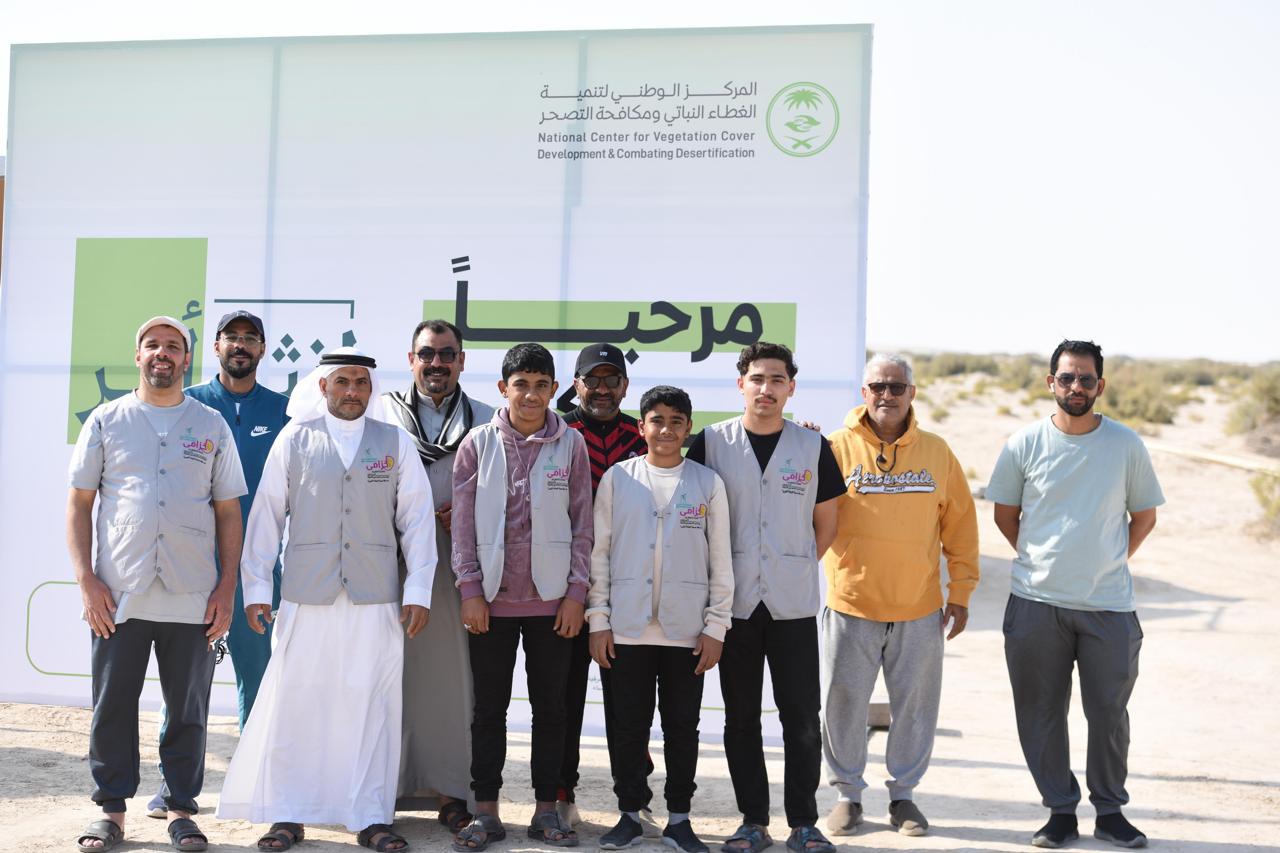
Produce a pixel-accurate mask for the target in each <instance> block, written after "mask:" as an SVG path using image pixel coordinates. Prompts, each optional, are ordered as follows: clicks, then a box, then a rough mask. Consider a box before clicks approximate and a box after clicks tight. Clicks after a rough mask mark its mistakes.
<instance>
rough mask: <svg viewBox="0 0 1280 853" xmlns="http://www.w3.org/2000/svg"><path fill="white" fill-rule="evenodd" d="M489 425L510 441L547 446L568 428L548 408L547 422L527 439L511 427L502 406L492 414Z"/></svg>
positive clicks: (507, 415) (505, 410)
mask: <svg viewBox="0 0 1280 853" xmlns="http://www.w3.org/2000/svg"><path fill="white" fill-rule="evenodd" d="M491 423H493V424H494V425H495V426H497V427H498V432H500V433H502V434H503V435H505V436H508V437H509V438H510V439H511V440H512V441H517V442H520V441H532V442H536V443H538V444H549V443H550V442H553V441H555V440H556V439H558V438H560V436H562V435H564V431H565V430H567V429H568V428H569V426H568V424H566V423H565V422H564V418H562V417H560V415H559V413H557V412H554V411H552V410H551V409H550V408H548V409H547V422H546V423H545V424H544V425H543V427H542V429H540V430H538V431H537V432H535V433H534V434H533V435H531V436H529V437H528V438H525V437H524V436H523V435H521V434H520V431H519V430H517V429H516V428H515V427H513V426H512V425H511V416H510V414H509V413H508V411H507V407H506V406H503V407H502V408H500V409H498V410H497V411H496V412H494V413H493V420H492V421H491Z"/></svg>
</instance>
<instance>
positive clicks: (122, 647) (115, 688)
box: [89, 619, 214, 814]
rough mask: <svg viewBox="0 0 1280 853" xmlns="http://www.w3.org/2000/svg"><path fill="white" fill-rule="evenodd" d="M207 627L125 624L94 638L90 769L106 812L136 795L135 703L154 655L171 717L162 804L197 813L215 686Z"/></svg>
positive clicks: (164, 744) (163, 740)
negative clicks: (211, 702) (109, 633)
mask: <svg viewBox="0 0 1280 853" xmlns="http://www.w3.org/2000/svg"><path fill="white" fill-rule="evenodd" d="M208 627H209V626H207V625H187V624H182V623H178V622H148V621H146V620H144V619H128V620H126V621H124V622H121V623H120V624H118V625H116V631H115V633H114V634H112V635H111V636H110V637H108V638H106V639H103V638H102V637H98V636H96V635H94V636H93V651H92V667H93V669H92V672H93V722H92V723H91V725H90V728H89V770H90V772H91V773H92V774H93V782H94V785H95V786H96V788H95V790H94V792H93V801H94V802H95V803H98V804H99V805H100V806H102V810H103V811H104V812H107V813H112V812H122V811H124V810H125V801H126V800H128V799H129V798H131V797H132V796H133V795H134V794H136V793H137V792H138V782H139V778H140V777H139V772H138V698H139V697H140V696H141V695H142V685H143V682H144V680H145V679H146V675H147V663H148V662H149V661H150V659H151V648H152V646H153V645H154V646H155V650H156V664H157V666H158V668H159V670H160V691H161V693H163V694H164V704H165V709H166V711H167V714H168V717H167V721H166V723H165V725H164V728H163V732H162V734H161V737H160V767H161V771H162V772H163V774H164V780H165V783H166V785H167V786H168V793H167V795H166V796H165V798H164V800H165V805H166V807H168V808H169V809H171V810H174V811H185V812H191V813H193V814H194V813H195V812H196V811H197V806H196V797H198V796H199V795H200V789H201V788H202V787H203V786H204V752H205V727H206V724H207V723H208V720H209V691H210V689H211V687H212V685H213V658H214V655H213V651H212V650H211V649H210V648H209V640H208V638H207V637H206V636H205V631H207V630H208Z"/></svg>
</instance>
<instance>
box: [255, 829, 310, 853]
mask: <svg viewBox="0 0 1280 853" xmlns="http://www.w3.org/2000/svg"><path fill="white" fill-rule="evenodd" d="M305 837H306V834H305V833H304V831H303V829H302V824H300V823H284V822H281V823H273V824H271V828H270V829H268V830H267V831H266V833H265V834H263V836H262V837H261V838H259V839H258V849H259V850H266V851H269V853H270V851H279V850H288V849H289V848H290V847H292V846H293V845H295V844H297V843H298V842H299V841H301V840H302V839H303V838H305ZM269 841H279V842H280V846H279V847H276V846H274V845H271V844H268V843H267V842H269Z"/></svg>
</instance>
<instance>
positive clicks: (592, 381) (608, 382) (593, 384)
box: [578, 373, 622, 391]
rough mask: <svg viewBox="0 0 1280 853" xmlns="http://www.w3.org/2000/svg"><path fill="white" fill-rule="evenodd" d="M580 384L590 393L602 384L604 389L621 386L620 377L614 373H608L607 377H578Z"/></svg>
mask: <svg viewBox="0 0 1280 853" xmlns="http://www.w3.org/2000/svg"><path fill="white" fill-rule="evenodd" d="M578 378H579V379H581V380H582V384H583V385H586V386H587V387H588V388H590V389H591V390H592V391H594V390H595V389H597V388H599V387H600V383H601V382H603V383H604V386H605V387H606V388H617V387H618V386H619V385H621V384H622V377H621V376H619V375H618V374H616V373H610V374H609V375H608V376H580V377H578Z"/></svg>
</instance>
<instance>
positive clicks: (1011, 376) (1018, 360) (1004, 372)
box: [996, 355, 1049, 391]
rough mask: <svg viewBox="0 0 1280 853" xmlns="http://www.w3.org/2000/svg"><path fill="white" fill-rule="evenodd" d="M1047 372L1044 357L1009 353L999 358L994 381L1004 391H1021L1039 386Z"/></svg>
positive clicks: (1047, 368) (1047, 367)
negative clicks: (998, 366) (998, 367)
mask: <svg viewBox="0 0 1280 853" xmlns="http://www.w3.org/2000/svg"><path fill="white" fill-rule="evenodd" d="M1048 374H1049V366H1048V363H1047V362H1046V360H1045V359H1044V358H1042V357H1037V356H1033V355H1010V356H1004V357H1002V358H1001V360H1000V369H999V370H998V371H997V373H996V382H997V383H998V384H999V385H1000V387H1001V388H1004V389H1005V390H1006V391H1022V390H1025V389H1028V388H1036V387H1038V386H1041V384H1042V383H1043V382H1044V377H1045V376H1047V375H1048Z"/></svg>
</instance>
